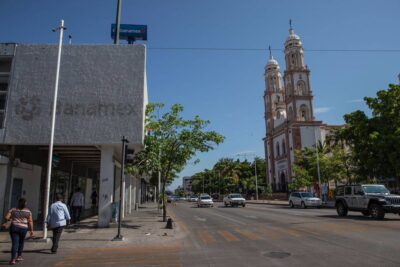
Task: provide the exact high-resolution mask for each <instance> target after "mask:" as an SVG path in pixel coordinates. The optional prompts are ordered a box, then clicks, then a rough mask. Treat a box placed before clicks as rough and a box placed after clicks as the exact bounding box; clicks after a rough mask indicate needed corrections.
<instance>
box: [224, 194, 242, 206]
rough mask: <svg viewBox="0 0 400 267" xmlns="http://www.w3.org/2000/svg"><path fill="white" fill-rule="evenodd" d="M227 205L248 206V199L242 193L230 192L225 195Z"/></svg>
mask: <svg viewBox="0 0 400 267" xmlns="http://www.w3.org/2000/svg"><path fill="white" fill-rule="evenodd" d="M224 204H225V207H228V206H231V207H237V206H242V207H245V206H246V200H245V199H244V198H243V197H242V195H241V194H229V195H227V196H225V197H224Z"/></svg>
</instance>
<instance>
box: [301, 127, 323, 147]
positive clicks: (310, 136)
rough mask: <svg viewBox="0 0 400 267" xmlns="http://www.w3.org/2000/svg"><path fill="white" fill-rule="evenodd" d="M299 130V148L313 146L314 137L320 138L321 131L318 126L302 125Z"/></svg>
mask: <svg viewBox="0 0 400 267" xmlns="http://www.w3.org/2000/svg"><path fill="white" fill-rule="evenodd" d="M300 132H301V148H302V149H304V148H306V147H312V146H315V138H317V140H320V139H321V132H320V128H319V126H302V127H301V128H300Z"/></svg>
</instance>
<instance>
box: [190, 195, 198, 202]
mask: <svg viewBox="0 0 400 267" xmlns="http://www.w3.org/2000/svg"><path fill="white" fill-rule="evenodd" d="M198 200H199V198H198V197H196V196H191V197H189V201H190V202H197V201H198Z"/></svg>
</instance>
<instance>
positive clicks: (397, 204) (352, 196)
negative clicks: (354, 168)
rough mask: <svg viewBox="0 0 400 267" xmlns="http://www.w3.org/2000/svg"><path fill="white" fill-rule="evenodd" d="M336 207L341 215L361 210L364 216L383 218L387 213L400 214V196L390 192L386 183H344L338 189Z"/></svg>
mask: <svg viewBox="0 0 400 267" xmlns="http://www.w3.org/2000/svg"><path fill="white" fill-rule="evenodd" d="M335 207H336V211H337V214H338V215H339V216H346V215H347V212H348V211H360V212H361V213H362V214H363V215H364V216H367V217H368V216H371V217H372V218H374V219H376V220H382V219H383V218H384V217H385V213H395V214H399V215H400V196H399V195H393V194H390V192H389V190H387V189H386V187H385V186H384V185H378V184H359V185H342V186H338V187H337V189H336V201H335Z"/></svg>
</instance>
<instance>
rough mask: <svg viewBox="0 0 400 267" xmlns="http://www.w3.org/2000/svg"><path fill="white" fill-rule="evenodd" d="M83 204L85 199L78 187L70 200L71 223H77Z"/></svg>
mask: <svg viewBox="0 0 400 267" xmlns="http://www.w3.org/2000/svg"><path fill="white" fill-rule="evenodd" d="M84 203H85V197H84V195H83V194H82V192H81V189H80V188H79V187H78V188H77V189H76V192H75V193H74V194H73V195H72V198H71V207H72V223H77V222H79V220H80V217H81V212H82V208H83V205H84Z"/></svg>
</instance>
